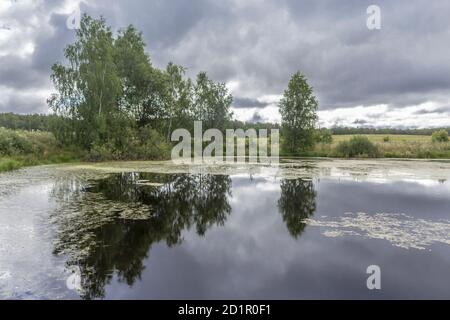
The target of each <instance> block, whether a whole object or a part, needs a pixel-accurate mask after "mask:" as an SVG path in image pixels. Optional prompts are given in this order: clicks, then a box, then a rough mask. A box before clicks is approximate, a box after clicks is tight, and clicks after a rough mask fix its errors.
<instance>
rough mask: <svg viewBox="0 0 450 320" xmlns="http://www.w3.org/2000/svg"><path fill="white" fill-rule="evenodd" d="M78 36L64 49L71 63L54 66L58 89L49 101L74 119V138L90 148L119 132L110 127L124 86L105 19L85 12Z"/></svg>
mask: <svg viewBox="0 0 450 320" xmlns="http://www.w3.org/2000/svg"><path fill="white" fill-rule="evenodd" d="M76 36H77V40H76V42H75V43H73V44H71V45H68V46H67V47H66V49H65V52H64V55H65V57H66V58H67V60H68V61H69V65H68V66H63V65H62V64H55V65H53V67H52V71H53V74H52V76H51V77H52V80H53V83H54V85H55V87H56V89H57V91H58V93H57V94H54V95H52V97H51V98H50V99H49V103H50V106H51V107H52V108H53V110H54V111H55V112H56V113H57V114H61V115H64V116H66V117H68V118H69V119H71V120H72V127H71V129H70V130H73V136H74V142H77V143H79V144H81V145H82V146H84V147H86V148H88V149H89V148H91V147H92V145H94V144H95V143H104V142H107V141H108V140H110V139H113V138H114V137H113V135H115V134H117V133H118V132H117V131H115V130H111V128H112V127H115V125H114V122H115V119H118V118H120V117H118V116H117V113H118V112H119V108H118V98H119V96H120V95H121V89H122V88H121V80H120V77H119V74H118V72H117V68H116V65H115V63H114V59H113V51H114V40H113V36H112V32H111V29H110V28H109V27H108V26H106V23H105V20H104V19H103V18H101V19H98V20H96V19H92V18H91V17H89V16H87V15H84V16H83V18H82V20H81V24H80V29H78V30H77V33H76ZM119 128H120V126H119Z"/></svg>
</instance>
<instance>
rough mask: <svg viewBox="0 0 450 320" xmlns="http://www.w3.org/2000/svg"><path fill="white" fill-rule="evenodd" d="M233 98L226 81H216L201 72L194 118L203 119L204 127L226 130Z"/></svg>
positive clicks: (196, 87) (195, 89)
mask: <svg viewBox="0 0 450 320" xmlns="http://www.w3.org/2000/svg"><path fill="white" fill-rule="evenodd" d="M232 102H233V98H232V96H231V95H230V94H228V90H227V88H226V86H225V84H224V83H214V82H213V81H212V80H210V79H209V78H208V76H207V75H206V73H204V72H200V73H199V74H198V76H197V81H196V84H195V87H194V101H193V104H194V108H193V113H194V119H195V120H201V121H203V127H204V129H210V128H217V129H219V130H222V131H223V130H225V129H226V125H227V124H228V122H229V121H231V116H232V115H231V112H230V107H231V103H232Z"/></svg>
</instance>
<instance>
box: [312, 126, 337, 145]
mask: <svg viewBox="0 0 450 320" xmlns="http://www.w3.org/2000/svg"><path fill="white" fill-rule="evenodd" d="M314 141H315V142H317V143H332V142H333V135H332V133H331V130H329V129H326V128H321V129H317V130H315V131H314Z"/></svg>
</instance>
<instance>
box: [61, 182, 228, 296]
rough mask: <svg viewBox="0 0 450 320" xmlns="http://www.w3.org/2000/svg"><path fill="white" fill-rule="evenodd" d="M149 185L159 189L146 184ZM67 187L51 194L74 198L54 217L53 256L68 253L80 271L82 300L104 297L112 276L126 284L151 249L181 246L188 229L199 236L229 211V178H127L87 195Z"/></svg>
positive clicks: (89, 190) (96, 187)
mask: <svg viewBox="0 0 450 320" xmlns="http://www.w3.org/2000/svg"><path fill="white" fill-rule="evenodd" d="M155 181H156V182H159V183H161V185H160V186H154V185H151V184H150V183H149V182H155ZM71 186H73V184H72V183H65V184H59V186H58V187H57V188H56V189H55V192H54V194H55V196H57V195H67V194H68V193H71V191H72V194H73V195H72V196H71V198H70V201H69V202H65V201H64V202H63V203H64V204H63V205H62V206H61V207H60V208H58V210H57V211H56V212H55V213H54V215H53V221H54V223H55V226H56V235H57V239H56V242H55V253H57V254H60V253H66V254H68V255H69V262H68V263H69V264H71V265H74V266H76V267H77V268H78V269H79V271H80V274H81V286H82V290H81V294H82V298H85V299H92V298H101V297H104V293H105V292H104V287H105V285H106V284H107V283H108V282H109V281H110V280H111V278H112V277H113V276H114V274H115V275H116V276H117V278H118V280H119V281H122V282H125V283H127V284H128V285H132V284H133V283H134V282H135V281H136V279H138V278H139V277H140V275H141V273H142V271H143V269H144V264H143V262H144V259H145V258H146V257H147V255H148V253H149V250H150V248H151V246H152V245H153V244H155V243H158V242H165V243H167V245H169V246H173V245H176V244H179V243H180V242H181V241H182V232H183V231H184V230H187V229H190V228H195V229H196V231H197V233H198V234H199V235H204V234H205V232H206V230H207V229H208V228H210V227H211V226H213V225H223V224H224V223H225V220H226V219H227V216H228V215H229V214H230V212H231V207H230V204H229V202H228V196H229V195H231V191H230V187H231V179H230V178H229V177H228V176H220V175H200V174H199V175H187V174H180V175H158V174H151V173H149V174H145V173H143V174H139V173H128V174H118V175H113V176H110V177H108V178H105V179H102V180H100V181H98V182H94V183H92V184H91V186H89V187H87V188H85V189H80V188H79V186H78V187H77V188H76V189H71ZM58 188H63V189H62V190H61V189H60V190H57V189H58ZM65 197H66V196H65ZM77 199H78V200H79V201H77Z"/></svg>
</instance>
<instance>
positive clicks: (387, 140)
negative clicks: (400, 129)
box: [383, 136, 391, 142]
mask: <svg viewBox="0 0 450 320" xmlns="http://www.w3.org/2000/svg"><path fill="white" fill-rule="evenodd" d="M383 141H384V142H389V141H391V137H389V136H386V137H384V138H383Z"/></svg>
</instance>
